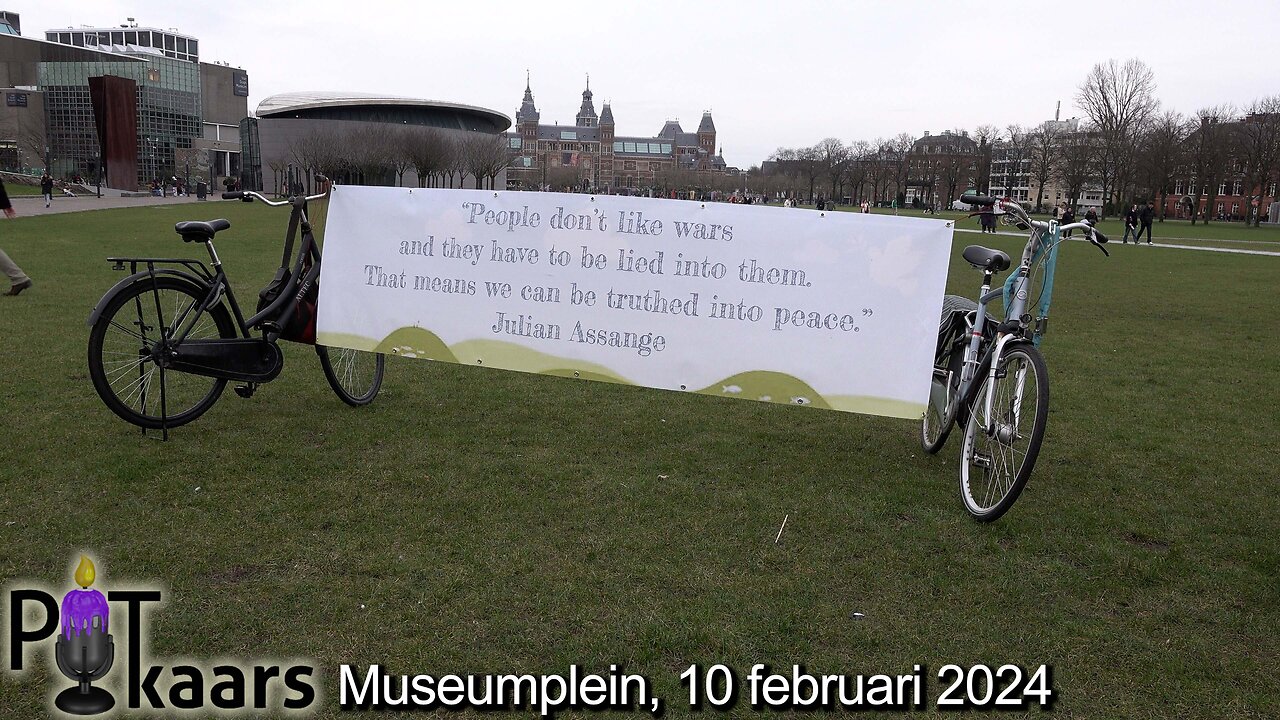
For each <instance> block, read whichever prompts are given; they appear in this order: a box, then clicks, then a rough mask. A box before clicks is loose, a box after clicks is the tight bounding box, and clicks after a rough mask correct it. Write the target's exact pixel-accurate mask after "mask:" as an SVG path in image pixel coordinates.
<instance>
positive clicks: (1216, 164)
mask: <svg viewBox="0 0 1280 720" xmlns="http://www.w3.org/2000/svg"><path fill="white" fill-rule="evenodd" d="M1232 114H1233V113H1232V110H1231V108H1230V107H1227V106H1215V107H1207V108H1201V109H1200V110H1198V111H1196V118H1195V120H1193V122H1194V123H1196V125H1195V128H1194V129H1193V130H1192V131H1191V133H1190V135H1188V136H1187V168H1188V170H1190V171H1191V177H1192V182H1194V183H1195V192H1194V193H1192V194H1193V195H1194V196H1195V199H1194V200H1193V201H1192V202H1193V204H1192V206H1191V211H1192V214H1191V224H1192V225H1195V224H1196V215H1198V214H1200V200H1201V199H1204V198H1206V197H1207V198H1208V199H1207V201H1206V202H1205V206H1204V211H1203V215H1202V216H1201V218H1202V219H1203V220H1204V224H1205V225H1208V224H1209V218H1210V216H1212V215H1213V203H1214V201H1215V200H1217V198H1218V183H1219V182H1221V181H1222V176H1223V173H1224V172H1225V171H1226V168H1227V159H1228V158H1227V151H1228V149H1229V148H1228V140H1229V130H1228V125H1227V121H1228V120H1229V119H1230V118H1231V115H1232Z"/></svg>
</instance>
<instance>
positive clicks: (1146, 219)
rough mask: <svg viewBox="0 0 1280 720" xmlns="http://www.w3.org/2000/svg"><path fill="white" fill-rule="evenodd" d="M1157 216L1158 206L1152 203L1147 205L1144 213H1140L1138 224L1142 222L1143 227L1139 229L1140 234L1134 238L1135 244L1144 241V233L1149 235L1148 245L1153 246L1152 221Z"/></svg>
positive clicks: (1143, 210)
mask: <svg viewBox="0 0 1280 720" xmlns="http://www.w3.org/2000/svg"><path fill="white" fill-rule="evenodd" d="M1155 215H1156V206H1155V204H1154V203H1150V202H1148V203H1147V206H1146V207H1144V208H1142V212H1140V213H1138V222H1140V223H1141V225H1140V226H1139V227H1138V234H1137V235H1134V236H1133V242H1134V244H1137V243H1138V242H1139V241H1140V240H1141V239H1142V233H1144V232H1145V233H1146V234H1147V244H1148V245H1150V244H1152V243H1151V220H1152V219H1153V218H1154V217H1155Z"/></svg>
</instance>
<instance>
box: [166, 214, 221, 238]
mask: <svg viewBox="0 0 1280 720" xmlns="http://www.w3.org/2000/svg"><path fill="white" fill-rule="evenodd" d="M229 227H231V222H230V221H228V220H224V219H222V218H218V219H217V220H210V221H208V222H205V221H203V220H187V221H184V222H180V223H178V224H177V225H174V226H173V229H174V232H176V233H178V234H179V235H181V236H182V242H209V241H210V240H212V239H213V236H214V234H215V233H217V232H218V231H219V230H226V229H227V228H229Z"/></svg>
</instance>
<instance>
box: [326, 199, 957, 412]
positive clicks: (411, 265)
mask: <svg viewBox="0 0 1280 720" xmlns="http://www.w3.org/2000/svg"><path fill="white" fill-rule="evenodd" d="M325 224H326V227H325V232H324V263H323V265H322V268H321V275H320V300H319V310H318V313H319V316H318V327H317V339H318V341H319V342H320V343H321V344H323V345H331V346H337V347H349V348H354V349H358V350H371V351H374V350H376V351H378V352H384V353H387V354H389V355H399V356H404V357H417V358H428V359H433V360H439V361H448V362H457V363H463V364H469V365H480V366H484V367H497V368H504V369H508V370H520V371H524V372H534V373H544V374H551V375H560V376H565V377H578V378H587V379H593V380H606V381H611V382H620V383H627V384H631V385H640V386H646V387H652V388H663V389H668V390H684V391H690V392H699V393H705V394H711V395H719V396H726V397H736V398H746V399H751V400H762V401H767V402H779V403H789V404H801V405H812V406H814V407H823V408H830V409H835V410H845V411H852V412H862V413H871V414H877V415H887V416H891V417H904V418H915V417H919V416H920V415H921V413H922V412H923V410H924V406H925V403H926V401H927V399H928V393H929V379H930V376H931V372H932V367H933V357H934V349H935V344H936V339H937V328H938V317H939V314H940V312H941V307H942V296H943V292H944V286H945V284H946V275H947V264H948V259H949V256H950V251H951V236H952V230H951V224H950V223H949V222H946V221H943V220H925V219H920V218H905V217H896V216H889V215H878V214H860V213H845V212H832V211H828V212H818V211H815V210H808V209H800V208H784V207H777V206H767V205H738V204H730V203H701V202H696V201H686V200H665V199H652V198H635V197H624V196H603V195H597V196H592V195H585V194H583V195H578V194H562V193H527V192H492V191H481V190H443V189H418V188H414V189H409V188H387V187H356V186H339V187H335V188H334V189H333V194H332V196H331V198H330V204H329V210H328V217H327V220H326V223H325Z"/></svg>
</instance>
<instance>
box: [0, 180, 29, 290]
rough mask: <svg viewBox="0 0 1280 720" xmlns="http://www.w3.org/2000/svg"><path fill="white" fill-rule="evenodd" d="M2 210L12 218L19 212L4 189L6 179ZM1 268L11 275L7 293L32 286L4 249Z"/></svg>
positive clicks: (0, 254)
mask: <svg viewBox="0 0 1280 720" xmlns="http://www.w3.org/2000/svg"><path fill="white" fill-rule="evenodd" d="M0 210H3V211H4V216H5V217H7V218H11V217H14V216H16V215H17V214H18V213H16V212H14V210H13V203H10V202H9V193H8V192H7V191H6V190H5V189H4V181H0ZM0 270H3V271H4V274H5V275H8V276H9V282H10V283H11V284H10V286H9V292H7V293H5V295H17V294H18V293H20V292H22V291H23V290H26V289H27V288H29V287H31V278H29V277H27V274H26V273H24V272H22V268H20V267H18V266H17V264H16V263H14V262H13V261H12V260H10V259H9V256H8V255H6V254H5V252H4V250H3V249H0Z"/></svg>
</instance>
